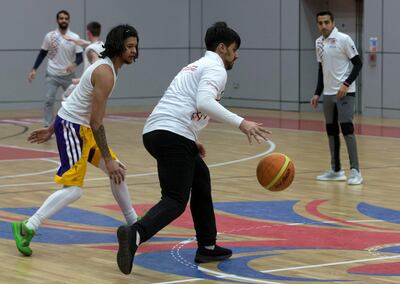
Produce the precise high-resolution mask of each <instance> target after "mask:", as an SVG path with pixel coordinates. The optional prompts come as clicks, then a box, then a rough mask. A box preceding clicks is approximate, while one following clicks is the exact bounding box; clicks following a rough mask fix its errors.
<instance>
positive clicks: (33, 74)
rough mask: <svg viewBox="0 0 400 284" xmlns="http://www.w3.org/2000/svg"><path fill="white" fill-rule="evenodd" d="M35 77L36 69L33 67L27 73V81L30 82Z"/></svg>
mask: <svg viewBox="0 0 400 284" xmlns="http://www.w3.org/2000/svg"><path fill="white" fill-rule="evenodd" d="M35 78H36V70H35V69H33V70H32V71H31V72H29V74H28V81H29V83H32V81H33V80H34V79H35Z"/></svg>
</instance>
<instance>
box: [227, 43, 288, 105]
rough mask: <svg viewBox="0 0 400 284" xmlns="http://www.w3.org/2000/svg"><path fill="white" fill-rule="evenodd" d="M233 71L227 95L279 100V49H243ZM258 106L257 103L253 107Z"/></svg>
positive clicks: (229, 78) (229, 76) (251, 98)
mask: <svg viewBox="0 0 400 284" xmlns="http://www.w3.org/2000/svg"><path fill="white" fill-rule="evenodd" d="M240 54H241V56H240V57H239V59H238V61H237V62H236V63H235V66H234V67H233V69H232V70H231V71H228V82H227V85H226V88H225V97H227V98H228V97H229V98H236V99H238V98H240V99H243V100H245V101H246V100H253V101H279V100H280V76H279V72H277V71H276V70H279V65H280V61H279V51H270V50H265V51H264V50H262V51H261V50H258V51H247V50H242V51H241V53H240ZM255 106H257V104H255V105H254V106H253V107H255Z"/></svg>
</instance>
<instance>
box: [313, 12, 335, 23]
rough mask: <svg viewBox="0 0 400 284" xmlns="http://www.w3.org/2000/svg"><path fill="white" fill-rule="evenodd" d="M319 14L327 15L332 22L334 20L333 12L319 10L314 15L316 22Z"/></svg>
mask: <svg viewBox="0 0 400 284" xmlns="http://www.w3.org/2000/svg"><path fill="white" fill-rule="evenodd" d="M319 16H329V17H331V21H332V22H333V21H334V17H333V14H332V12H330V11H321V12H318V13H317V17H316V19H317V22H318V17H319Z"/></svg>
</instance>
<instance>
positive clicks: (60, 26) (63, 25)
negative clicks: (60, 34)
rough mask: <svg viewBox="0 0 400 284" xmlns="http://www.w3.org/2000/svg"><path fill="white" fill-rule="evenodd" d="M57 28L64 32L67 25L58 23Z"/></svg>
mask: <svg viewBox="0 0 400 284" xmlns="http://www.w3.org/2000/svg"><path fill="white" fill-rule="evenodd" d="M58 27H59V28H60V30H66V29H68V23H65V22H63V23H58Z"/></svg>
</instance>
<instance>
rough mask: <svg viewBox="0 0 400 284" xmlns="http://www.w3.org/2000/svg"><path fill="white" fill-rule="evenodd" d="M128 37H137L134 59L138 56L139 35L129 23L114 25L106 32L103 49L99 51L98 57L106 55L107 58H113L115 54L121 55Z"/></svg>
mask: <svg viewBox="0 0 400 284" xmlns="http://www.w3.org/2000/svg"><path fill="white" fill-rule="evenodd" d="M128 37H135V38H137V42H138V46H137V47H136V55H135V60H136V59H137V58H138V57H139V36H138V32H137V31H136V29H135V28H134V27H132V26H130V25H119V26H116V27H115V28H113V29H112V30H111V31H110V32H109V33H108V34H107V38H106V43H105V44H104V51H103V52H102V53H101V56H100V57H101V58H104V57H106V56H107V57H109V58H114V57H116V56H121V55H122V53H123V52H124V50H125V46H124V43H125V40H126V39H127V38H128Z"/></svg>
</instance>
